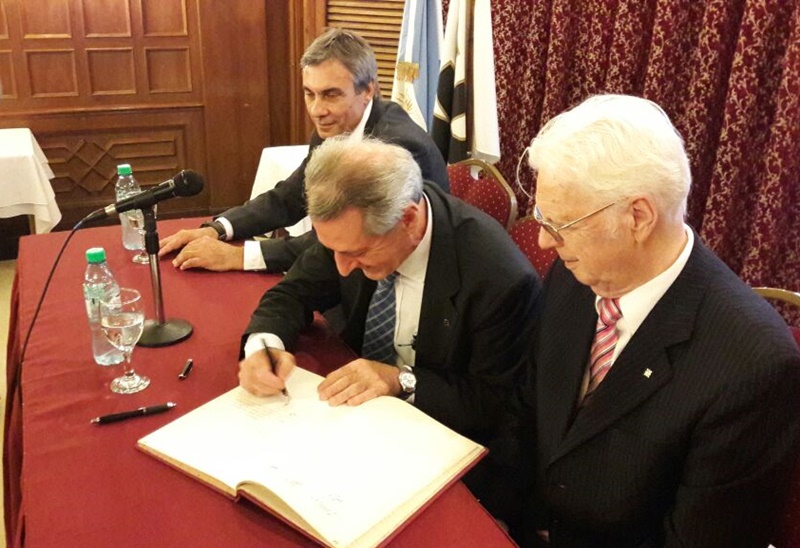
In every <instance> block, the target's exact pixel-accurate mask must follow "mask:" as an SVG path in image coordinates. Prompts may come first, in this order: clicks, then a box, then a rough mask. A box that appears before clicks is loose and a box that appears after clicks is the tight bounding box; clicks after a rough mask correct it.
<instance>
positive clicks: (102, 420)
mask: <svg viewBox="0 0 800 548" xmlns="http://www.w3.org/2000/svg"><path fill="white" fill-rule="evenodd" d="M176 405H178V404H177V403H174V402H171V401H168V402H167V403H162V404H160V405H153V406H151V407H140V408H139V409H134V410H133V411H123V412H122V413H112V414H111V415H101V416H99V417H95V418H93V419H92V420H91V421H89V422H91V423H94V424H108V423H110V422H118V421H124V420H126V419H132V418H133V417H144V416H145V415H155V414H157V413H163V412H164V411H169V410H170V409H172V408H173V407H175V406H176Z"/></svg>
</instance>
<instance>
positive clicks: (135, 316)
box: [100, 287, 150, 394]
mask: <svg viewBox="0 0 800 548" xmlns="http://www.w3.org/2000/svg"><path fill="white" fill-rule="evenodd" d="M100 326H101V327H102V329H103V334H104V335H105V336H106V338H107V339H108V341H109V342H110V343H111V344H112V345H114V347H115V348H117V349H118V350H120V351H121V352H122V354H123V355H124V356H125V373H124V374H123V375H122V376H120V377H117V378H116V379H114V380H113V381H111V391H112V392H115V393H117V394H135V393H136V392H139V391H141V390H144V389H145V388H147V387H148V385H149V384H150V379H149V378H147V377H143V376H141V375H139V374H137V373H136V371H134V370H133V367H132V366H131V354H132V353H133V347H134V346H136V343H137V342H139V337H141V336H142V330H143V329H144V303H142V295H141V293H139V292H138V291H137V290H135V289H129V288H127V287H122V288H120V290H119V298H116V297H115V298H113V299H112V300H110V301H101V302H100Z"/></svg>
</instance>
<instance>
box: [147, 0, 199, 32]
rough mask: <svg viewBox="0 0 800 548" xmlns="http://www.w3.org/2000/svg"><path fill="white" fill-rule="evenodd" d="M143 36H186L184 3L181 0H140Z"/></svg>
mask: <svg viewBox="0 0 800 548" xmlns="http://www.w3.org/2000/svg"><path fill="white" fill-rule="evenodd" d="M142 23H143V28H144V35H145V36H186V35H187V34H188V27H187V24H186V23H187V21H186V4H185V3H184V2H182V1H181V0H142Z"/></svg>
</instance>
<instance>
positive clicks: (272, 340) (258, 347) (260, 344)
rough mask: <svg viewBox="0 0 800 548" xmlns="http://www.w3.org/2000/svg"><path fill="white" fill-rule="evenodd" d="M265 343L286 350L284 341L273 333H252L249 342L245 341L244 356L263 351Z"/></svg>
mask: <svg viewBox="0 0 800 548" xmlns="http://www.w3.org/2000/svg"><path fill="white" fill-rule="evenodd" d="M264 345H266V346H269V347H270V348H277V349H278V350H286V347H285V346H284V345H283V341H282V340H281V338H280V337H278V336H277V335H273V334H272V333H250V335H249V336H248V337H247V342H246V343H244V357H245V358H249V357H250V356H252V355H253V354H255V353H256V352H263V351H264Z"/></svg>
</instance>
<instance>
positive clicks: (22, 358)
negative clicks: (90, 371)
mask: <svg viewBox="0 0 800 548" xmlns="http://www.w3.org/2000/svg"><path fill="white" fill-rule="evenodd" d="M85 221H86V217H84V218H83V219H81V220H80V221H78V224H76V225H75V226H73V227H72V230H71V231H70V233H69V234H68V235H67V237H66V238H65V239H64V243H63V244H61V249H60V250H59V252H58V255H57V256H56V260H55V261H54V262H53V266H52V267H51V268H50V274H48V275H47V280H46V281H45V282H44V289H42V296H41V297H39V302H38V303H37V304H36V309H35V310H34V311H33V319H31V324H30V325H29V326H28V332H27V333H26V334H25V342H24V343H23V344H22V351H21V352H20V354H19V363H20V366H22V363H23V362H24V361H25V352H26V351H27V350H28V341H30V338H31V332H33V326H34V325H35V324H36V318H38V317H39V311H40V310H41V309H42V303H43V302H44V297H45V295H47V289H48V288H49V287H50V282H51V281H53V274H55V272H56V266H57V265H58V262H59V261H60V260H61V256H62V255H63V254H64V250H66V249H67V244H68V243H69V241H70V240H71V239H72V237H73V236H74V235H75V232H77V231H78V229H79V228H81V227H82V226H83V223H84V222H85ZM17 382H19V381H17ZM10 392H11V390H9V393H10Z"/></svg>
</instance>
